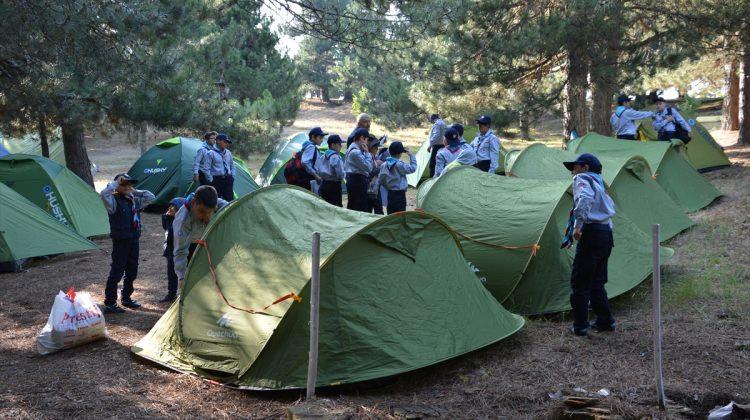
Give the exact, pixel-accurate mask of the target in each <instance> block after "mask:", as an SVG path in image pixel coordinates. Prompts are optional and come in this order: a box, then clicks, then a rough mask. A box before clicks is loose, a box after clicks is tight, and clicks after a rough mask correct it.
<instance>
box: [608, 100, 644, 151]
mask: <svg viewBox="0 0 750 420" xmlns="http://www.w3.org/2000/svg"><path fill="white" fill-rule="evenodd" d="M653 116H654V113H653V112H651V111H636V110H634V109H633V108H631V107H630V97H629V96H628V95H620V96H619V97H618V98H617V108H615V112H613V113H612V116H611V117H610V118H609V123H610V124H612V130H613V131H614V132H615V135H616V136H617V138H618V139H621V140H635V139H636V138H635V136H636V133H637V131H638V128H637V127H636V126H635V122H636V121H637V120H643V119H646V118H651V117H653Z"/></svg>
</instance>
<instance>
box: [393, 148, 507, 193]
mask: <svg viewBox="0 0 750 420" xmlns="http://www.w3.org/2000/svg"><path fill="white" fill-rule="evenodd" d="M469 142H470V140H469ZM428 147H430V142H429V141H425V142H424V143H422V146H421V147H420V148H419V150H418V151H417V153H416V155H415V156H416V158H417V170H416V171H415V172H414V173H411V174H408V175H406V180H407V181H409V185H411V186H412V187H415V188H416V187H418V186H419V184H420V183H421V182H423V181H424V180H427V179H429V178H430V152H428V151H427V148H428ZM507 153H508V152H507V151H506V150H505V148H504V147H503V145H502V142H501V144H500V158H499V160H498V166H497V172H498V173H502V172H503V170H504V168H505V155H506V154H507Z"/></svg>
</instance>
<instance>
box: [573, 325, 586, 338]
mask: <svg viewBox="0 0 750 420" xmlns="http://www.w3.org/2000/svg"><path fill="white" fill-rule="evenodd" d="M570 332H572V333H573V335H577V336H578V337H588V335H589V330H588V329H583V330H582V329H579V328H576V327H570Z"/></svg>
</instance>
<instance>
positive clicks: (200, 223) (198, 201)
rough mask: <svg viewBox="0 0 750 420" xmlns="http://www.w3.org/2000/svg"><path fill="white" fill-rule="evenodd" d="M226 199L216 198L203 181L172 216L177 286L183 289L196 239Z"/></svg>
mask: <svg viewBox="0 0 750 420" xmlns="http://www.w3.org/2000/svg"><path fill="white" fill-rule="evenodd" d="M228 204H229V203H228V202H227V201H226V200H222V199H221V198H219V196H218V194H217V193H216V189H215V188H214V187H212V186H210V185H204V186H202V187H199V188H198V189H197V190H195V192H194V193H191V194H190V195H188V196H187V198H186V199H185V204H184V205H183V206H182V207H180V209H179V210H178V211H177V213H176V214H175V216H174V223H173V224H172V231H173V232H174V241H173V246H174V253H173V254H172V255H173V256H174V272H175V274H177V283H178V288H180V289H182V286H183V285H184V284H183V283H184V281H185V274H186V273H185V271H186V270H187V265H188V262H189V261H190V259H191V258H192V256H193V252H195V248H196V247H197V244H198V243H197V242H196V241H198V240H199V239H200V238H201V237H203V233H204V231H205V230H206V226H208V223H209V222H210V221H211V218H212V217H213V216H214V215H215V214H216V213H217V212H218V211H219V210H221V209H223V208H224V207H226V206H227V205H228Z"/></svg>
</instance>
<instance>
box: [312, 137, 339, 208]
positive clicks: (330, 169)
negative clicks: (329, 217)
mask: <svg viewBox="0 0 750 420" xmlns="http://www.w3.org/2000/svg"><path fill="white" fill-rule="evenodd" d="M341 143H343V141H342V140H341V137H340V136H339V135H338V134H331V135H330V136H328V150H326V152H325V153H324V154H323V156H321V157H320V159H318V161H317V162H316V163H315V170H316V171H317V173H318V176H320V178H321V180H322V182H321V183H320V190H319V194H320V197H321V198H322V199H323V200H325V201H326V202H328V203H329V204H333V205H334V206H338V207H342V206H343V204H342V199H341V181H343V179H344V177H345V176H346V172H345V171H344V160H343V159H341V155H340V152H341Z"/></svg>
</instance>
